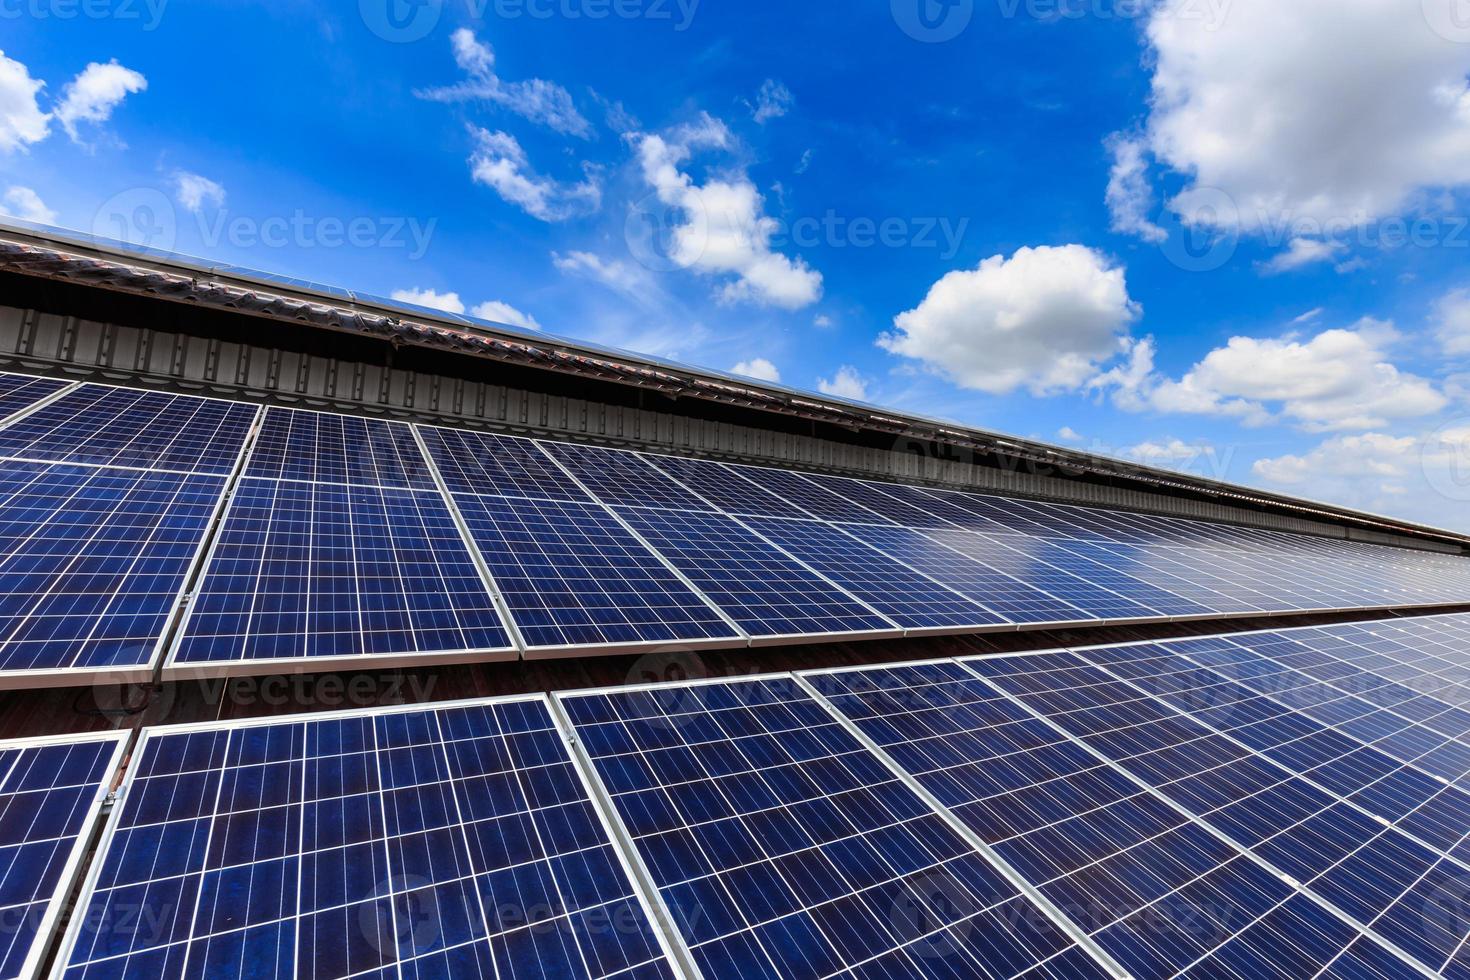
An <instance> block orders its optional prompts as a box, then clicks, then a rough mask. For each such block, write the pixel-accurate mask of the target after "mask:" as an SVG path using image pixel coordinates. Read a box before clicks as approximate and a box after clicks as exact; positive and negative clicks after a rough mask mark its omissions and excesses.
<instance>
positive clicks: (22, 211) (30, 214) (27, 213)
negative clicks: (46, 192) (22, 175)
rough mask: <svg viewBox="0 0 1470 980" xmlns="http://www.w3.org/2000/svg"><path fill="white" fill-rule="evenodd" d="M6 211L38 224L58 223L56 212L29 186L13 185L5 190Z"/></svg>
mask: <svg viewBox="0 0 1470 980" xmlns="http://www.w3.org/2000/svg"><path fill="white" fill-rule="evenodd" d="M3 200H4V207H5V213H6V214H8V215H12V216H13V217H16V218H20V219H22V220H25V221H34V222H35V223H36V224H38V225H54V224H56V212H55V211H53V210H51V209H50V208H48V207H47V206H46V202H45V201H43V200H41V195H39V194H37V193H36V192H35V191H34V190H32V189H31V188H29V187H12V188H10V189H9V190H7V191H6V192H5V197H4V198H3Z"/></svg>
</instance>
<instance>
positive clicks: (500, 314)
mask: <svg viewBox="0 0 1470 980" xmlns="http://www.w3.org/2000/svg"><path fill="white" fill-rule="evenodd" d="M456 312H458V311H456ZM470 314H471V315H472V316H477V317H479V318H480V319H481V320H489V321H491V322H492V323H506V324H509V325H510V326H513V327H523V328H525V329H527V330H540V329H541V324H539V323H537V322H536V318H535V317H534V316H531V314H529V313H522V312H521V311H520V310H518V309H516V308H515V307H514V306H511V305H510V304H509V303H502V302H501V301H500V300H498V299H492V300H487V301H485V302H483V303H481V304H479V305H478V306H476V307H475V308H474V309H473V310H471V311H470Z"/></svg>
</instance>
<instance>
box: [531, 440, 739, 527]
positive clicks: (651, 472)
mask: <svg viewBox="0 0 1470 980" xmlns="http://www.w3.org/2000/svg"><path fill="white" fill-rule="evenodd" d="M541 447H542V448H543V449H545V450H546V451H547V452H549V453H551V455H553V456H555V457H556V458H557V459H558V460H560V461H561V463H562V465H563V466H565V467H566V468H567V469H569V470H571V471H572V473H573V475H575V476H576V478H577V479H578V480H580V481H581V482H582V483H583V484H585V485H586V487H587V489H589V490H591V491H592V492H593V494H595V495H596V496H597V499H599V500H601V501H602V502H603V503H605V504H609V505H619V504H621V505H624V506H628V507H668V508H673V509H675V510H700V511H709V510H714V508H713V507H711V506H710V505H709V504H707V503H705V502H704V501H703V500H700V499H699V498H698V497H696V496H695V495H694V494H692V493H690V492H689V491H688V490H686V489H684V487H682V486H680V485H679V483H678V482H677V481H675V480H672V479H670V478H669V477H668V476H667V475H666V474H664V473H662V472H660V471H659V470H657V469H655V468H654V467H653V466H651V465H650V464H649V463H648V462H646V461H645V460H644V458H643V457H642V456H640V455H639V454H637V453H630V452H625V451H623V450H619V449H597V448H594V447H591V446H571V445H567V444H565V443H556V442H543V443H541Z"/></svg>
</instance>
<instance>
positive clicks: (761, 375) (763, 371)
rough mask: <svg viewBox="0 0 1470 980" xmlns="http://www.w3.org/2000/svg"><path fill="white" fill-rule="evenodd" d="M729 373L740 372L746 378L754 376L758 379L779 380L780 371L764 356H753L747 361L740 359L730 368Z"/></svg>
mask: <svg viewBox="0 0 1470 980" xmlns="http://www.w3.org/2000/svg"><path fill="white" fill-rule="evenodd" d="M730 373H731V374H742V375H744V376H745V377H747V378H755V379H757V380H759V381H780V380H781V372H780V371H779V370H777V368H776V365H774V364H772V363H771V362H770V361H768V360H766V359H765V358H764V357H753V358H751V359H750V360H748V361H741V362H740V363H739V364H737V365H735V366H734V367H732V368H731V369H730Z"/></svg>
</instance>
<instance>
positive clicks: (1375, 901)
mask: <svg viewBox="0 0 1470 980" xmlns="http://www.w3.org/2000/svg"><path fill="white" fill-rule="evenodd" d="M1051 661H1052V667H1051V669H1050V670H1048V669H1047V667H1046V666H1038V662H1037V661H1032V662H1031V664H1030V665H1031V666H1032V668H1033V669H1032V670H1031V671H1029V672H1027V673H1026V674H1024V675H1019V674H1012V673H1007V672H1006V668H1005V666H1004V665H1002V664H997V663H993V662H989V661H977V662H973V663H966V666H968V667H970V669H972V670H977V671H978V670H980V669H982V668H984V669H985V670H986V673H987V674H988V675H989V676H987V677H986V679H987V681H988V682H990V683H991V684H992V685H993V686H994V687H995V689H996V690H998V691H1001V692H1002V693H1003V694H1005V695H1006V696H1007V697H1009V698H1012V699H1014V700H1015V701H1016V702H1017V703H1018V704H1020V705H1023V706H1025V707H1027V708H1029V709H1030V710H1032V711H1033V713H1035V714H1036V715H1037V716H1038V717H1041V718H1043V719H1044V720H1045V721H1046V722H1047V723H1048V724H1050V725H1052V726H1054V727H1056V728H1058V729H1059V730H1061V731H1064V732H1066V733H1067V734H1069V735H1071V736H1072V737H1074V738H1075V739H1077V741H1078V744H1079V745H1081V746H1083V748H1084V749H1086V751H1088V752H1091V753H1093V754H1095V755H1096V756H1097V757H1098V758H1100V759H1104V760H1106V761H1108V763H1109V764H1110V765H1112V766H1114V767H1115V768H1117V770H1118V771H1119V772H1122V773H1124V774H1125V775H1127V777H1128V778H1129V779H1132V780H1134V781H1135V782H1137V783H1138V784H1139V785H1140V786H1143V787H1146V788H1148V789H1149V790H1150V791H1152V792H1153V793H1154V794H1155V795H1156V796H1157V797H1158V798H1159V799H1162V800H1165V801H1166V802H1167V803H1168V804H1169V805H1170V806H1171V807H1173V808H1175V809H1177V810H1178V811H1179V812H1180V813H1181V815H1183V816H1185V817H1187V818H1189V819H1191V820H1193V821H1195V822H1196V824H1197V825H1198V826H1200V827H1202V828H1204V829H1205V830H1207V831H1208V832H1209V833H1210V834H1211V835H1213V836H1215V837H1217V838H1218V839H1219V840H1221V841H1222V842H1224V843H1226V844H1227V845H1229V846H1231V847H1233V848H1236V849H1238V850H1240V851H1242V852H1243V853H1245V854H1246V855H1247V856H1248V857H1250V858H1251V860H1252V861H1254V862H1256V863H1258V864H1259V865H1261V866H1262V867H1263V868H1265V869H1267V870H1268V871H1270V872H1271V873H1272V874H1275V875H1276V876H1278V877H1279V878H1281V879H1282V880H1284V881H1286V882H1289V883H1291V884H1292V885H1293V886H1294V887H1300V888H1301V891H1300V894H1303V895H1306V896H1308V897H1309V898H1310V899H1311V900H1312V901H1314V902H1316V903H1318V904H1319V905H1320V906H1321V907H1322V908H1324V909H1325V910H1326V911H1328V912H1331V913H1332V914H1334V915H1335V916H1337V918H1338V919H1339V920H1341V921H1342V922H1343V923H1345V924H1347V925H1349V926H1351V927H1352V928H1354V929H1357V930H1360V931H1362V932H1364V933H1366V934H1368V935H1372V936H1374V937H1375V938H1377V939H1378V940H1379V941H1380V942H1382V943H1384V944H1385V945H1386V946H1388V947H1389V948H1390V949H1392V950H1393V951H1394V952H1395V953H1397V954H1398V955H1399V956H1401V957H1402V958H1403V959H1404V961H1405V962H1406V963H1408V964H1410V965H1413V966H1415V967H1416V968H1418V969H1419V970H1420V972H1423V973H1425V974H1428V975H1431V976H1433V975H1437V974H1435V973H1434V972H1433V971H1434V969H1435V966H1434V965H1431V963H1430V961H1431V960H1434V959H1435V958H1436V955H1438V954H1440V952H1441V950H1442V946H1443V941H1442V937H1440V936H1426V935H1424V934H1423V932H1422V931H1420V930H1416V929H1414V928H1412V927H1411V928H1408V929H1404V928H1402V925H1403V923H1385V925H1391V926H1396V927H1397V928H1394V929H1393V930H1392V931H1391V932H1390V931H1388V930H1385V929H1383V928H1381V927H1380V928H1370V927H1369V926H1368V925H1367V922H1368V921H1370V920H1377V919H1379V918H1381V917H1380V916H1379V915H1378V913H1379V912H1381V911H1383V909H1384V908H1385V907H1387V904H1388V903H1385V902H1384V901H1383V899H1384V894H1383V889H1382V888H1373V887H1371V886H1367V887H1365V885H1367V883H1371V882H1373V881H1375V880H1377V881H1380V882H1383V881H1385V880H1386V881H1387V882H1392V881H1393V878H1394V875H1395V874H1402V873H1403V872H1404V870H1405V868H1406V867H1407V868H1414V867H1415V866H1420V865H1424V864H1425V863H1426V862H1428V863H1432V862H1433V856H1432V854H1431V853H1430V852H1428V850H1427V849H1420V848H1416V847H1414V846H1412V845H1411V844H1410V842H1408V841H1406V840H1402V839H1398V838H1401V837H1402V835H1399V834H1396V833H1395V832H1394V831H1393V830H1392V828H1385V827H1382V826H1380V825H1378V824H1376V823H1373V822H1371V821H1368V820H1366V819H1365V818H1360V819H1358V820H1357V821H1353V820H1351V819H1350V817H1349V814H1348V811H1347V808H1346V807H1344V806H1343V805H1342V804H1341V803H1340V802H1338V801H1336V800H1334V799H1332V798H1331V797H1330V796H1329V795H1328V794H1325V793H1321V792H1320V791H1315V790H1313V789H1311V788H1310V787H1309V786H1307V785H1306V783H1305V781H1304V780H1302V779H1301V778H1300V777H1298V776H1296V775H1295V774H1293V773H1291V772H1290V771H1289V770H1283V772H1281V773H1278V774H1277V775H1280V776H1283V779H1282V781H1281V782H1280V783H1279V784H1277V785H1276V786H1271V787H1268V788H1266V789H1259V788H1256V789H1252V788H1251V785H1252V784H1251V783H1249V782H1246V783H1245V784H1244V788H1241V786H1239V785H1237V784H1234V783H1224V782H1221V781H1217V782H1216V783H1214V784H1213V785H1214V787H1215V789H1216V790H1217V791H1224V792H1226V806H1227V807H1229V806H1234V807H1236V808H1238V812H1237V813H1235V814H1234V815H1233V816H1230V817H1229V819H1227V815H1226V813H1225V809H1224V808H1220V809H1216V810H1211V811H1208V812H1205V813H1199V812H1197V811H1196V810H1195V809H1192V808H1191V807H1190V806H1188V805H1186V804H1185V803H1183V802H1180V800H1179V799H1178V795H1179V794H1178V793H1177V792H1176V791H1173V790H1174V786H1173V784H1172V783H1164V784H1162V785H1156V784H1155V783H1154V782H1153V781H1151V780H1150V778H1148V776H1146V775H1142V774H1140V772H1139V771H1138V770H1139V765H1138V764H1137V763H1135V762H1134V760H1133V758H1132V757H1131V756H1129V755H1124V754H1122V753H1118V754H1117V755H1116V756H1115V753H1114V752H1113V751H1105V750H1104V748H1101V747H1099V746H1098V745H1096V744H1094V739H1097V738H1099V735H1098V734H1096V733H1094V731H1093V730H1092V727H1093V726H1094V725H1095V724H1096V723H1097V721H1099V720H1102V719H1104V718H1108V717H1115V716H1116V713H1112V714H1109V712H1108V709H1107V708H1106V704H1107V702H1108V700H1109V699H1114V700H1119V701H1122V700H1125V698H1124V696H1123V695H1122V694H1120V693H1119V692H1120V691H1122V690H1124V689H1127V688H1128V687H1129V685H1128V684H1127V682H1126V681H1121V680H1119V679H1117V678H1114V677H1112V675H1110V674H1109V673H1108V672H1107V671H1106V670H1105V669H1103V668H1100V667H1098V666H1097V665H1096V664H1093V663H1091V662H1089V661H1088V660H1086V659H1083V658H1081V657H1080V656H1078V655H1076V654H1072V653H1067V654H1059V655H1054V656H1053V657H1052V658H1051ZM1073 664H1080V665H1082V666H1080V667H1078V666H1071V665H1073ZM1058 675H1061V677H1060V678H1059V677H1058ZM977 676H980V675H979V674H978V673H977ZM1098 677H1102V678H1106V679H1107V680H1104V681H1098V680H1097V679H1096V678H1098ZM1018 679H1019V681H1020V682H1019V684H1018V683H1017V681H1018ZM1058 680H1062V681H1063V683H1069V684H1077V683H1088V687H1089V691H1088V695H1089V696H1090V697H1091V698H1093V699H1100V700H1098V701H1097V703H1099V704H1100V705H1103V706H1104V707H1102V708H1101V709H1089V708H1086V707H1083V708H1077V707H1068V705H1067V704H1066V703H1064V702H1059V701H1057V700H1056V699H1053V698H1048V697H1047V696H1046V692H1047V691H1048V690H1050V689H1052V688H1053V687H1054V686H1055V683H1056V682H1057V681H1058ZM1089 681H1090V683H1089ZM1134 690H1135V692H1136V689H1134ZM1126 700H1127V701H1128V703H1129V704H1130V705H1131V706H1132V707H1133V709H1134V711H1133V712H1132V714H1131V717H1133V718H1136V719H1137V720H1140V721H1143V720H1145V718H1144V716H1145V715H1148V714H1150V712H1147V711H1144V710H1142V709H1143V708H1144V706H1145V703H1146V700H1147V699H1140V698H1137V697H1136V696H1134V697H1132V698H1129V699H1126ZM1038 705H1039V706H1038ZM1151 714H1152V721H1153V723H1154V724H1153V727H1152V728H1151V729H1150V730H1151V731H1152V732H1153V733H1155V737H1156V738H1158V739H1159V740H1160V745H1161V747H1167V745H1166V744H1165V743H1163V741H1162V740H1163V739H1164V738H1168V737H1171V736H1172V737H1176V738H1177V737H1179V736H1180V733H1181V732H1185V733H1190V734H1192V733H1193V732H1194V731H1196V730H1198V729H1204V730H1208V726H1207V725H1204V724H1203V723H1200V722H1195V721H1193V720H1191V719H1189V718H1188V716H1187V715H1184V714H1182V713H1180V712H1177V711H1174V710H1173V709H1165V708H1162V707H1158V708H1156V709H1154V710H1153V711H1152V712H1151ZM1091 715H1099V718H1098V719H1094V718H1092V717H1091ZM1104 724H1106V721H1104ZM1191 741H1201V739H1199V738H1198V737H1197V736H1196V737H1194V738H1192V739H1191ZM1104 744H1105V745H1106V744H1107V743H1106V742H1105V743H1104ZM1228 744H1229V740H1228V737H1226V736H1220V737H1217V738H1215V739H1213V740H1211V741H1210V745H1209V746H1208V747H1206V746H1201V747H1200V749H1201V750H1200V752H1199V753H1198V754H1199V755H1202V756H1209V757H1213V759H1214V760H1216V761H1218V759H1219V758H1220V757H1221V753H1224V754H1225V755H1227V756H1228V754H1229V750H1228V749H1227V746H1228ZM1235 751H1236V754H1237V759H1236V760H1235V767H1234V769H1233V772H1235V773H1237V774H1245V773H1247V772H1248V769H1247V768H1246V766H1247V764H1248V763H1249V762H1251V761H1252V754H1251V753H1250V752H1249V750H1246V749H1240V748H1237V749H1236V750H1235ZM1267 765H1268V766H1269V765H1270V763H1269V762H1268V763H1267ZM1278 768H1279V767H1278ZM1144 771H1145V772H1147V770H1146V769H1145V770H1144ZM1246 790H1250V792H1249V793H1247V792H1246ZM1232 794H1233V795H1232ZM1283 814H1289V815H1290V816H1287V817H1286V818H1285V819H1283ZM1283 824H1287V826H1286V827H1285V829H1282V825H1283ZM1322 848H1326V851H1325V853H1323V852H1322V851H1320V850H1319V849H1322ZM1421 851H1422V852H1423V853H1419V852H1421ZM1390 869H1393V870H1390ZM1417 873H1418V872H1417V871H1412V872H1411V876H1412V875H1413V874H1417ZM1365 875H1366V877H1365ZM1384 887H1387V888H1390V889H1391V888H1392V885H1391V884H1386V885H1385V886H1384ZM1437 940H1439V941H1438V942H1437Z"/></svg>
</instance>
